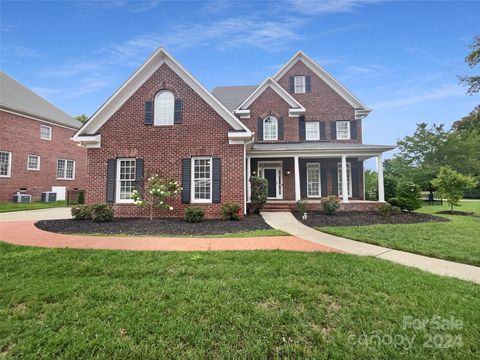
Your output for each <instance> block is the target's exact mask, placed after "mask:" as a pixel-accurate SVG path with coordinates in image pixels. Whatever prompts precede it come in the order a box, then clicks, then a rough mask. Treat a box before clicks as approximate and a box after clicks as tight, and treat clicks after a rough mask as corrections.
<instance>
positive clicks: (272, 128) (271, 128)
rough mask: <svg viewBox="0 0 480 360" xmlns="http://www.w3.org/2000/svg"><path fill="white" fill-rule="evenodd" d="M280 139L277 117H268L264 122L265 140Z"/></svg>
mask: <svg viewBox="0 0 480 360" xmlns="http://www.w3.org/2000/svg"><path fill="white" fill-rule="evenodd" d="M277 139H278V121H277V118H276V117H275V116H267V117H266V118H265V119H264V120H263V140H277Z"/></svg>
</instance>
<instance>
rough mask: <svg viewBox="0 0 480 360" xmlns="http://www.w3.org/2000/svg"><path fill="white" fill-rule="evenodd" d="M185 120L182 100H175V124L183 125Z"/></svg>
mask: <svg viewBox="0 0 480 360" xmlns="http://www.w3.org/2000/svg"><path fill="white" fill-rule="evenodd" d="M182 120H183V101H182V99H175V112H174V115H173V123H174V124H181V123H182Z"/></svg>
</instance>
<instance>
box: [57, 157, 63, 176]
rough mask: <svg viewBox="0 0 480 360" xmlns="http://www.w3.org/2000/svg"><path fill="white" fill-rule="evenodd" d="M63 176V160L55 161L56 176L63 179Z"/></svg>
mask: <svg viewBox="0 0 480 360" xmlns="http://www.w3.org/2000/svg"><path fill="white" fill-rule="evenodd" d="M64 177H65V160H58V161H57V178H59V179H63V178H64Z"/></svg>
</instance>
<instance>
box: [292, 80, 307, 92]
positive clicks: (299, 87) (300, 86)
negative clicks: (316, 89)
mask: <svg viewBox="0 0 480 360" xmlns="http://www.w3.org/2000/svg"><path fill="white" fill-rule="evenodd" d="M294 79H295V93H296V94H303V93H305V76H295V78H294Z"/></svg>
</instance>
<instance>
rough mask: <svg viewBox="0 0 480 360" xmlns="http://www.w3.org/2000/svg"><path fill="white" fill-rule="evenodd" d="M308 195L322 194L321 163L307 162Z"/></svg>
mask: <svg viewBox="0 0 480 360" xmlns="http://www.w3.org/2000/svg"><path fill="white" fill-rule="evenodd" d="M307 195H308V196H320V164H307Z"/></svg>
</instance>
